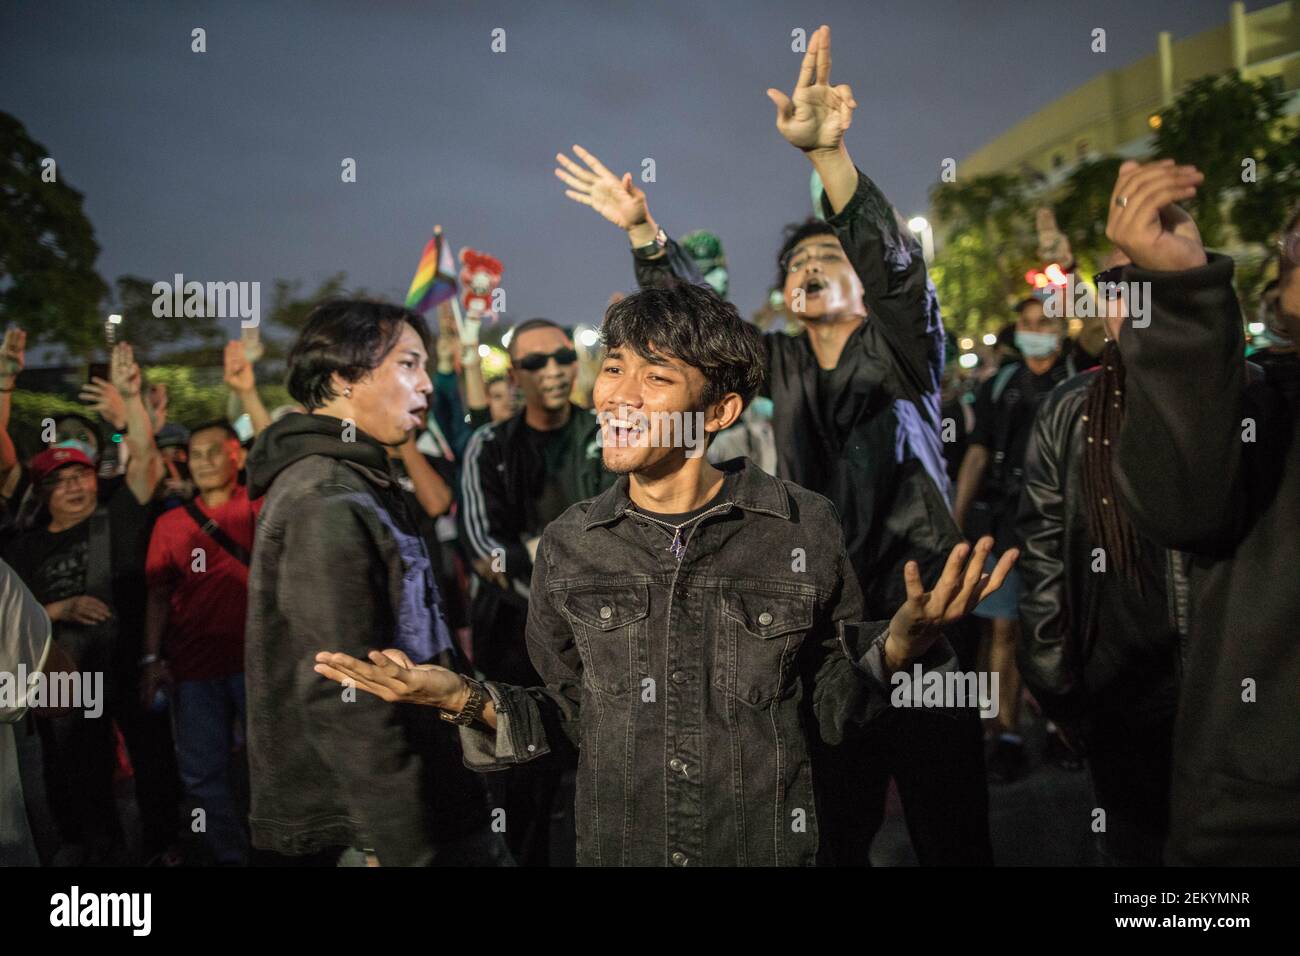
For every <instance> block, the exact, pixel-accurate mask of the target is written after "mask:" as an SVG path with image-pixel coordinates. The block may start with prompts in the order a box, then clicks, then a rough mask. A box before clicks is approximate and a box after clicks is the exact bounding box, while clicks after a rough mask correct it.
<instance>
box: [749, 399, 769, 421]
mask: <svg viewBox="0 0 1300 956" xmlns="http://www.w3.org/2000/svg"><path fill="white" fill-rule="evenodd" d="M749 407H750V408H752V409H753V410H754V414H755V415H757V416H759V417H760V418H771V417H772V409H773V405H772V400H771V399H770V398H768V397H767V396H765V395H757V396H755V397H754V400H753V401H752V402H750V403H749Z"/></svg>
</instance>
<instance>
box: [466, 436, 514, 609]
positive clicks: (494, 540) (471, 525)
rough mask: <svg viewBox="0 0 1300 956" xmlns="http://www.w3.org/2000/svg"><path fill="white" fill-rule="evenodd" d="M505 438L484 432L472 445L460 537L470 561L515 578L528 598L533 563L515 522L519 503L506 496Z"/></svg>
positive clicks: (469, 452)
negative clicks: (487, 563)
mask: <svg viewBox="0 0 1300 956" xmlns="http://www.w3.org/2000/svg"><path fill="white" fill-rule="evenodd" d="M501 453H502V449H501V440H500V438H499V437H498V435H497V432H496V430H495V429H494V428H492V427H487V428H480V429H479V430H478V431H476V432H475V433H474V435H473V437H472V438H470V440H469V444H468V445H466V446H465V455H464V458H463V459H462V461H461V470H460V508H459V509H458V517H459V519H460V526H461V538H462V540H463V541H464V542H465V546H466V548H467V549H468V550H469V554H470V557H471V558H474V559H479V560H484V561H487V562H489V564H491V565H492V567H493V568H494V570H498V571H502V572H504V573H505V575H506V577H508V578H509V579H510V584H511V587H512V588H513V589H514V590H515V592H516V593H517V595H518V596H521V597H523V598H525V599H526V598H527V596H528V582H529V581H530V580H531V579H532V575H533V562H532V560H531V559H530V558H529V557H528V549H527V548H526V547H525V546H524V543H523V541H522V540H521V539H520V536H519V534H518V533H517V532H514V531H512V530H511V529H512V528H513V527H514V525H513V523H512V522H511V520H510V517H511V515H513V514H515V513H516V512H517V511H518V509H519V507H520V505H519V504H518V503H516V502H511V501H510V500H509V496H508V495H507V493H506V485H505V480H504V479H503V477H502V473H501V471H500V469H499V468H498V467H497V466H498V465H499V464H500V463H501Z"/></svg>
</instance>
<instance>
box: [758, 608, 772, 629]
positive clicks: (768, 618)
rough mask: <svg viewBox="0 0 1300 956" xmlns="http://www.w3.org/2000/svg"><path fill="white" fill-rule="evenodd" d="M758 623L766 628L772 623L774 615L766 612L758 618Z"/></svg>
mask: <svg viewBox="0 0 1300 956" xmlns="http://www.w3.org/2000/svg"><path fill="white" fill-rule="evenodd" d="M758 623H759V624H762V625H763V626H764V627H767V626H768V625H769V624H771V623H772V615H771V614H769V613H767V611H764V612H763V613H762V614H760V615H759V616H758Z"/></svg>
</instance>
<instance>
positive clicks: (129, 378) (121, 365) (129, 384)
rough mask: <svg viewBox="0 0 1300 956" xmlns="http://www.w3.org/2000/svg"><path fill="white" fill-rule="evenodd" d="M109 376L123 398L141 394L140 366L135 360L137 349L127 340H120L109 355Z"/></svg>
mask: <svg viewBox="0 0 1300 956" xmlns="http://www.w3.org/2000/svg"><path fill="white" fill-rule="evenodd" d="M109 377H110V378H112V380H113V387H114V388H116V389H117V390H118V391H119V392H120V393H121V395H122V397H123V398H135V397H136V396H137V395H139V394H140V366H139V365H137V364H136V362H135V351H134V350H133V349H132V348H131V346H130V344H129V343H127V342H118V343H117V344H116V345H114V346H113V353H112V355H111V356H110V357H109Z"/></svg>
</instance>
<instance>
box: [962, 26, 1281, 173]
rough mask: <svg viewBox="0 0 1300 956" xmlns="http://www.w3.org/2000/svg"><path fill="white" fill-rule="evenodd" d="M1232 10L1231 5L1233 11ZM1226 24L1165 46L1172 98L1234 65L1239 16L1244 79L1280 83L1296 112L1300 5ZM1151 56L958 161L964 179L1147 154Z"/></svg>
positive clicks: (1155, 105) (1153, 81)
mask: <svg viewBox="0 0 1300 956" xmlns="http://www.w3.org/2000/svg"><path fill="white" fill-rule="evenodd" d="M1234 6H1236V5H1234ZM1227 13H1228V17H1227V19H1228V22H1226V23H1223V24H1221V25H1220V26H1216V27H1212V28H1211V29H1209V30H1206V31H1204V32H1202V33H1199V34H1197V35H1195V36H1192V37H1188V38H1186V39H1183V40H1177V41H1174V42H1173V43H1172V44H1171V51H1172V61H1173V71H1172V72H1173V88H1172V91H1171V93H1172V95H1175V96H1176V95H1177V93H1178V91H1179V90H1181V89H1182V88H1183V87H1185V86H1186V85H1187V84H1188V83H1190V82H1192V81H1193V80H1196V79H1199V78H1200V77H1202V76H1207V75H1209V74H1213V73H1221V72H1223V71H1225V70H1228V69H1231V68H1232V67H1233V66H1234V55H1233V46H1234V44H1233V39H1234V38H1233V25H1232V20H1233V19H1234V18H1235V17H1238V16H1239V17H1240V21H1241V23H1242V28H1243V33H1244V36H1243V41H1244V47H1245V57H1244V60H1245V62H1244V68H1243V70H1242V73H1243V75H1245V76H1246V77H1247V78H1249V79H1258V78H1260V77H1266V76H1276V77H1280V82H1281V84H1282V88H1283V89H1284V90H1286V91H1287V92H1289V93H1291V94H1292V100H1291V104H1290V112H1292V113H1293V114H1300V0H1295V2H1286V3H1278V4H1274V5H1273V6H1271V7H1265V8H1264V9H1261V10H1256V11H1255V12H1253V13H1244V12H1240V11H1237V10H1234V9H1233V8H1232V7H1229V9H1228V10H1227ZM1153 39H1155V40H1156V42H1155V44H1153V45H1155V46H1156V48H1157V51H1156V52H1153V53H1152V54H1151V55H1150V56H1146V57H1143V58H1142V59H1140V60H1138V61H1137V62H1136V63H1133V64H1130V65H1129V66H1125V67H1120V68H1119V69H1115V70H1108V71H1107V72H1105V73H1103V74H1101V75H1100V76H1098V77H1095V78H1094V79H1092V80H1089V81H1088V82H1087V83H1084V84H1083V85H1082V86H1079V87H1077V88H1076V89H1074V90H1072V91H1070V92H1069V93H1066V94H1065V95H1064V96H1062V97H1060V98H1059V99H1057V100H1056V101H1054V102H1053V103H1051V104H1049V105H1048V106H1046V107H1044V108H1043V109H1041V110H1039V111H1038V112H1037V113H1034V114H1033V115H1032V116H1029V117H1027V118H1025V119H1023V120H1021V121H1020V122H1019V123H1017V124H1016V125H1015V126H1013V127H1011V129H1009V130H1007V131H1006V132H1005V133H1003V134H1002V135H1001V136H999V137H998V138H997V139H995V140H993V141H992V142H990V143H988V144H986V145H985V146H983V147H981V148H980V149H978V150H976V151H975V152H974V153H972V154H971V155H970V156H968V157H966V158H965V159H963V160H961V162H959V163H958V166H957V169H958V171H959V172H958V175H960V176H962V177H963V178H966V177H969V176H981V175H985V174H989V173H996V172H1010V173H1021V174H1023V175H1029V174H1031V172H1032V173H1036V174H1039V175H1041V176H1042V177H1044V178H1045V179H1046V180H1047V182H1048V183H1051V182H1054V181H1055V180H1058V179H1060V178H1062V177H1063V176H1064V175H1065V174H1066V173H1067V172H1068V171H1069V170H1070V168H1071V167H1073V166H1074V165H1075V164H1076V163H1077V162H1078V161H1079V160H1080V159H1083V158H1086V157H1087V156H1100V155H1105V154H1111V155H1120V156H1129V155H1138V154H1141V153H1143V152H1145V151H1146V150H1147V148H1148V147H1149V144H1150V139H1151V127H1150V125H1149V122H1148V120H1149V117H1150V116H1151V115H1152V114H1153V113H1158V112H1159V110H1160V108H1161V106H1162V105H1164V93H1163V90H1162V84H1161V69H1160V55H1159V52H1158V45H1159V40H1158V38H1153Z"/></svg>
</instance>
